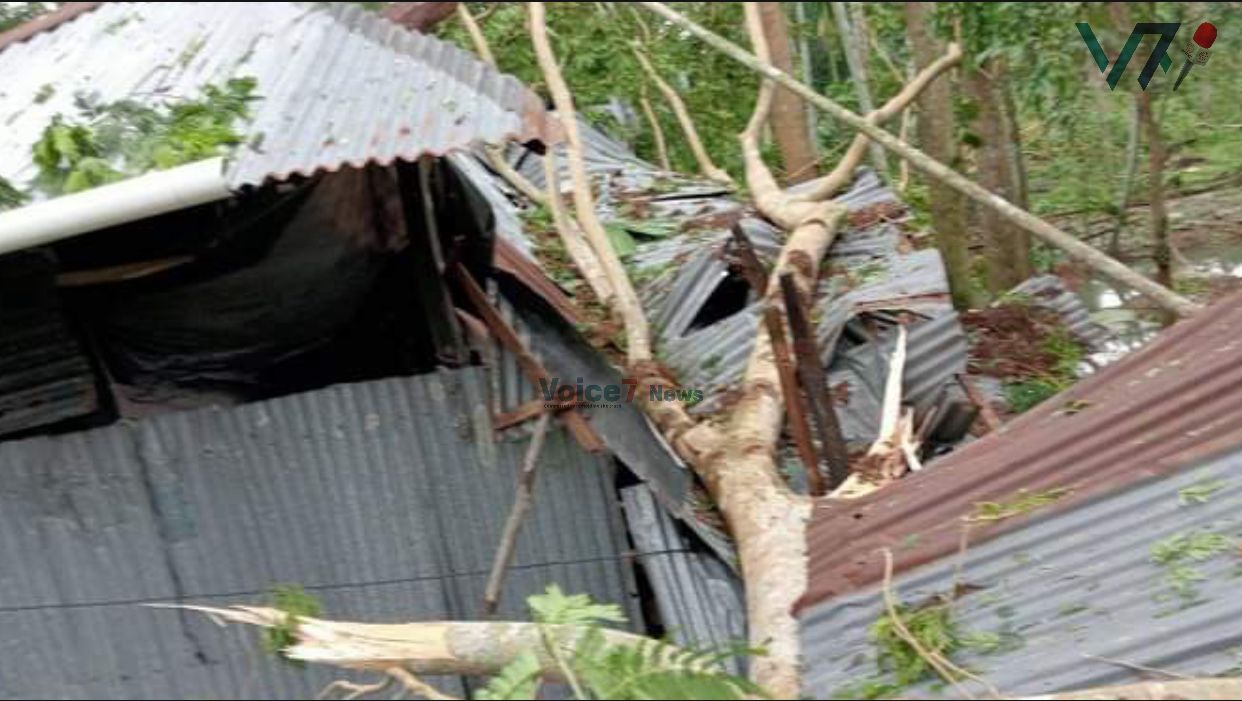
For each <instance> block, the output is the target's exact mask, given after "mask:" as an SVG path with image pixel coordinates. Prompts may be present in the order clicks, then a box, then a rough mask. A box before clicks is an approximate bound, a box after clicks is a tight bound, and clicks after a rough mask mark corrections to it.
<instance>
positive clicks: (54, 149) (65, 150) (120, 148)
mask: <svg viewBox="0 0 1242 701" xmlns="http://www.w3.org/2000/svg"><path fill="white" fill-rule="evenodd" d="M255 86H256V82H255V80H254V79H253V78H233V79H230V80H229V81H227V82H226V83H225V84H224V85H223V86H218V85H207V86H205V87H204V88H203V91H202V96H201V97H200V98H198V99H196V100H175V101H171V100H170V101H167V102H164V103H161V104H159V105H157V106H155V107H151V106H148V105H145V104H142V103H140V102H138V101H136V100H119V101H116V102H110V103H100V102H98V101H96V100H93V99H91V98H89V97H86V96H79V97H78V99H77V101H76V103H77V108H78V112H79V114H78V115H77V116H76V117H74V118H66V117H65V116H64V115H61V114H57V115H56V116H54V117H53V118H52V120H51V122H50V123H49V124H48V126H47V127H46V128H45V129H44V130H43V135H42V137H41V138H40V139H39V141H37V142H36V143H35V145H34V147H33V155H34V162H35V165H36V166H38V168H39V174H38V176H37V177H36V179H35V186H36V187H37V188H39V189H41V190H43V191H44V192H46V193H48V194H51V195H57V194H61V193H69V192H79V191H81V190H86V189H89V188H92V187H96V186H98V185H103V184H105V183H109V182H113V181H116V180H120V179H123V178H125V177H128V176H131V175H137V174H140V173H144V172H147V171H149V170H161V169H165V168H172V167H174V166H177V165H181V164H183V163H190V162H192V161H197V160H202V159H204V158H210V157H212V156H218V155H221V154H223V153H225V152H226V151H227V150H228V149H229V148H231V147H234V146H236V145H237V144H239V143H241V141H242V136H241V135H240V134H239V133H238V132H237V131H236V124H237V122H239V121H242V120H244V119H245V118H246V117H247V116H248V115H249V105H250V102H251V101H253V100H254V99H256V98H255V95H254V90H255Z"/></svg>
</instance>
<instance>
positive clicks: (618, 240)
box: [604, 223, 638, 258]
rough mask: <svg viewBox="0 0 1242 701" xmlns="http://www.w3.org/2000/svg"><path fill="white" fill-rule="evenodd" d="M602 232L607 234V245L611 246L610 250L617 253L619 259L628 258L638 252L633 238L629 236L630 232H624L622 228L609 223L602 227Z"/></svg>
mask: <svg viewBox="0 0 1242 701" xmlns="http://www.w3.org/2000/svg"><path fill="white" fill-rule="evenodd" d="M604 231H606V232H608V243H609V244H611V245H612V250H614V251H616V252H617V256H618V257H619V258H628V257H629V256H631V255H633V254H634V252H635V251H637V250H638V245H637V244H635V243H634V237H632V236H630V232H628V231H626V230H625V227H624V226H621V225H620V224H616V223H609V224H605V225H604Z"/></svg>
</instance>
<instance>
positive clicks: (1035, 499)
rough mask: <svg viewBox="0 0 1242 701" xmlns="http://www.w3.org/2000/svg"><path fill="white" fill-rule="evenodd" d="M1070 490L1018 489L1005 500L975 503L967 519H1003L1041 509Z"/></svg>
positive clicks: (1063, 488)
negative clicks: (1031, 490) (972, 512)
mask: <svg viewBox="0 0 1242 701" xmlns="http://www.w3.org/2000/svg"><path fill="white" fill-rule="evenodd" d="M1071 491H1072V490H1070V489H1069V488H1068V487H1057V488H1054V489H1045V490H1042V491H1038V492H1028V491H1027V490H1025V489H1019V490H1018V493H1017V494H1015V495H1013V496H1012V497H1010V498H1009V499H1006V500H1005V501H1001V502H991V501H984V502H979V503H978V504H975V512H974V514H972V515H971V516H969V517H968V518H967V520H969V521H1003V520H1004V519H1007V518H1011V517H1013V516H1020V515H1023V514H1028V513H1030V512H1032V511H1035V510H1036V509H1042V508H1043V507H1045V506H1048V505H1049V504H1053V503H1055V502H1056V501H1057V500H1059V499H1061V498H1062V497H1065V496H1066V495H1068V494H1069V493H1070V492H1071Z"/></svg>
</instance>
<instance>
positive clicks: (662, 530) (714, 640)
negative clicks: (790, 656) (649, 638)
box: [621, 485, 746, 674]
mask: <svg viewBox="0 0 1242 701" xmlns="http://www.w3.org/2000/svg"><path fill="white" fill-rule="evenodd" d="M621 503H622V504H623V505H624V507H625V509H624V513H625V521H626V523H627V524H628V525H629V530H630V535H631V537H633V539H634V547H635V549H636V550H637V551H638V554H639V555H640V557H641V563H642V568H643V571H644V572H645V573H646V574H647V579H648V580H649V581H650V583H651V587H652V589H653V590H654V592H655V603H656V608H657V609H658V611H659V613H660V621H661V622H662V623H663V624H664V627H665V629H666V633H667V635H668V637H669V638H670V639H672V640H673V641H675V642H677V643H678V644H680V645H689V646H692V647H696V648H700V649H702V648H714V649H723V648H726V647H727V646H729V645H734V644H736V643H737V642H738V641H739V640H745V639H746V600H745V596H744V594H743V592H742V583H741V581H740V580H739V579H738V577H737V575H735V574H734V573H733V571H732V570H730V569H729V568H728V567H726V566H725V565H724V564H723V563H722V562H720V561H719V560H717V559H716V558H715V557H714V556H713V555H711V554H709V553H706V552H699V551H695V550H694V549H692V548H691V545H690V541H689V539H688V538H687V537H686V536H685V535H683V534H682V533H680V532H679V531H678V530H677V524H676V523H675V522H674V521H673V520H672V519H671V518H669V517H668V515H667V514H666V513H665V511H664V509H662V508H660V506H659V503H658V502H657V501H656V499H655V497H654V496H652V494H651V490H650V489H648V488H647V487H646V486H645V485H636V486H633V487H626V488H625V489H622V490H621ZM742 662H743V660H733V661H731V662H730V664H729V666H730V668H731V671H733V672H734V673H735V674H744V673H745V671H744V670H743V669H742V666H743V665H742Z"/></svg>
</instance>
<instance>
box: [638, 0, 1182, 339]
mask: <svg viewBox="0 0 1242 701" xmlns="http://www.w3.org/2000/svg"><path fill="white" fill-rule="evenodd" d="M639 4H640V5H642V6H643V7H645V8H647V9H649V10H651V11H652V12H655V13H656V14H658V15H660V16H661V17H663V18H664V19H666V20H668V21H669V22H671V23H673V24H674V25H676V26H678V27H681V28H682V29H685V30H686V31H688V32H690V33H691V34H693V35H694V36H696V37H698V38H699V39H701V40H702V41H703V42H704V43H706V44H707V45H709V46H711V47H712V48H714V49H716V50H717V51H720V52H721V53H723V54H725V55H726V56H728V57H729V58H732V59H733V60H734V61H737V62H738V63H740V64H741V65H743V66H746V67H747V68H750V69H751V70H753V71H755V72H756V73H759V74H760V75H761V76H763V77H764V78H765V79H767V80H771V81H774V82H776V83H779V84H780V85H782V86H784V87H786V88H788V89H789V90H791V91H793V92H794V93H796V94H797V95H800V96H801V97H802V98H803V99H804V100H806V101H808V102H810V103H811V104H813V105H815V106H816V107H817V108H819V109H821V110H823V111H825V112H827V113H828V114H830V115H832V116H833V117H836V118H837V119H840V120H841V121H843V122H845V123H846V124H849V125H850V126H852V127H854V128H855V129H858V130H859V131H861V132H863V133H864V134H866V135H867V136H868V137H869V138H871V139H872V140H873V141H875V142H876V143H878V144H880V145H881V146H883V147H884V148H886V149H888V150H889V151H892V152H893V153H896V154H897V155H898V156H901V157H902V158H903V159H906V160H908V161H910V163H911V165H913V166H914V167H915V168H918V169H919V170H920V171H922V172H923V173H924V174H926V175H927V176H928V177H931V178H933V179H935V180H937V181H939V182H942V183H944V184H945V185H946V186H948V187H951V188H953V189H954V190H956V191H958V192H960V193H962V194H963V195H965V196H966V197H968V198H970V199H971V200H973V201H974V202H977V203H978V204H980V205H982V206H984V207H987V208H988V209H991V210H993V211H995V212H996V213H997V214H999V215H1000V216H1001V217H1002V218H1004V219H1005V220H1006V221H1009V222H1010V223H1012V224H1014V225H1016V226H1018V227H1021V228H1022V229H1024V230H1026V231H1028V232H1030V233H1031V234H1033V235H1035V236H1037V237H1039V238H1040V239H1042V240H1044V241H1045V242H1047V243H1049V244H1051V245H1053V246H1056V247H1057V248H1059V249H1061V250H1063V251H1065V252H1066V253H1067V254H1068V255H1069V256H1070V257H1071V258H1073V259H1074V260H1076V261H1078V262H1080V263H1083V264H1084V265H1086V266H1088V267H1090V268H1091V269H1092V270H1094V271H1096V272H1098V273H1100V274H1101V275H1103V276H1104V277H1107V278H1108V279H1110V280H1112V281H1114V282H1118V283H1120V284H1122V285H1125V286H1127V287H1130V288H1133V289H1134V290H1137V291H1138V292H1140V293H1142V294H1143V295H1144V296H1145V297H1147V298H1149V299H1151V300H1152V301H1153V302H1155V303H1156V304H1157V305H1159V306H1160V307H1161V308H1162V309H1165V310H1167V311H1170V312H1173V313H1175V314H1177V315H1179V316H1190V315H1192V314H1194V313H1195V312H1197V311H1199V310H1200V309H1201V307H1200V305H1198V304H1195V303H1194V302H1191V301H1190V300H1188V299H1186V298H1185V297H1183V296H1181V295H1179V294H1177V293H1176V292H1174V291H1172V290H1170V289H1169V288H1167V287H1164V286H1163V285H1160V284H1159V283H1157V282H1155V281H1153V280H1151V279H1149V278H1147V277H1146V276H1144V275H1142V274H1141V273H1138V272H1136V271H1134V270H1131V269H1130V268H1129V267H1127V266H1126V265H1125V264H1123V263H1121V262H1119V261H1117V260H1116V259H1114V258H1111V257H1109V256H1108V255H1106V254H1104V253H1102V252H1101V251H1099V250H1096V249H1095V248H1093V247H1092V246H1090V245H1088V244H1086V243H1083V242H1082V241H1080V240H1078V239H1077V238H1076V237H1074V236H1073V235H1071V234H1068V233H1066V232H1064V231H1061V230H1060V229H1058V228H1057V227H1055V226H1053V225H1052V224H1049V223H1048V222H1046V221H1044V220H1043V219H1040V218H1039V217H1037V216H1035V215H1033V214H1031V213H1030V212H1027V211H1026V210H1024V209H1022V208H1020V207H1018V206H1016V205H1014V204H1012V203H1011V202H1009V201H1008V200H1006V199H1005V198H1003V197H1001V196H999V195H996V194H994V193H991V192H988V191H987V190H986V189H984V188H983V187H981V186H979V185H977V184H975V183H974V182H972V181H971V180H970V179H968V178H966V177H965V176H963V175H961V174H960V173H958V172H957V171H955V170H953V169H952V168H950V167H949V166H947V165H945V164H943V163H941V162H940V161H937V160H936V159H934V158H932V157H931V156H928V155H927V154H925V153H923V152H922V151H920V150H919V149H917V148H914V147H913V146H911V145H910V144H907V143H905V142H904V141H901V140H900V139H898V138H897V137H895V136H893V135H892V134H889V133H888V132H887V131H885V130H884V129H882V128H880V127H879V126H877V125H875V124H873V123H871V122H870V121H869V120H868V119H867V118H866V117H862V116H859V115H857V114H855V113H853V112H851V111H849V110H847V109H845V108H844V107H842V106H841V105H839V104H837V103H836V102H834V101H832V100H830V99H828V98H827V97H824V96H823V95H820V94H819V93H817V92H815V91H814V90H812V89H811V88H809V87H807V86H806V85H804V84H803V83H801V82H799V81H798V80H796V79H794V78H793V77H791V76H789V75H787V74H785V73H784V72H782V71H781V70H780V69H778V68H777V67H776V66H773V65H772V63H771V62H770V61H767V60H764V59H763V58H762V57H758V58H757V57H756V55H755V54H752V53H750V52H748V51H746V50H745V49H743V48H741V47H739V46H737V45H736V44H734V43H732V42H730V41H729V40H727V39H725V38H724V37H721V36H720V35H718V34H716V33H714V32H712V31H711V30H709V29H706V28H704V27H702V26H700V25H698V24H696V23H695V22H693V21H692V20H690V19H688V18H686V17H684V16H682V15H681V14H680V13H678V12H677V11H676V10H673V9H672V8H670V7H668V6H667V5H665V4H664V3H660V2H640V3H639ZM747 179H748V180H749V175H748V178H747ZM752 191H753V189H752ZM756 197H758V193H756ZM761 208H762V206H761ZM765 214H766V212H765Z"/></svg>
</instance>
